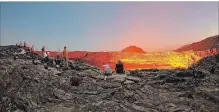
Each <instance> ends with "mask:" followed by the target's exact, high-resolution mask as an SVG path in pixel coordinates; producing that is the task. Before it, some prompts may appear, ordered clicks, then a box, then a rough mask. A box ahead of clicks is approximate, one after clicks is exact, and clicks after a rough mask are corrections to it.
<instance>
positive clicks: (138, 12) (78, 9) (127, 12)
mask: <svg viewBox="0 0 219 112" xmlns="http://www.w3.org/2000/svg"><path fill="white" fill-rule="evenodd" d="M0 4H1V9H0V10H1V16H0V24H1V32H0V33H1V45H8V44H15V43H18V42H19V41H27V42H28V43H31V44H34V45H35V46H36V48H37V49H40V48H41V47H42V46H43V45H45V46H46V48H47V49H49V50H59V49H63V47H64V46H67V47H68V49H69V50H83V51H84V50H86V51H121V50H122V49H123V48H125V47H128V46H130V45H135V46H138V47H141V48H143V49H144V50H145V51H153V52H155V51H170V50H174V49H176V48H178V47H181V46H183V45H185V44H189V43H192V42H196V41H200V40H202V39H204V38H206V37H209V36H214V35H217V34H218V32H219V29H218V26H219V22H218V21H219V18H218V17H219V16H218V2H54V3H51V2H50V3H48V2H47V3H46V2H38V3H34V2H30V3H25V2H20V3H1V2H0Z"/></svg>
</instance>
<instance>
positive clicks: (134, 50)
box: [121, 46, 145, 53]
mask: <svg viewBox="0 0 219 112" xmlns="http://www.w3.org/2000/svg"><path fill="white" fill-rule="evenodd" d="M121 52H132V53H145V51H143V50H142V49H141V48H139V47H136V46H129V47H126V48H125V49H123V50H122V51H121Z"/></svg>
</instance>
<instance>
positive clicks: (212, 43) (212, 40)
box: [175, 35, 219, 52]
mask: <svg viewBox="0 0 219 112" xmlns="http://www.w3.org/2000/svg"><path fill="white" fill-rule="evenodd" d="M215 47H217V48H219V35H215V36H211V37H208V38H206V39H204V40H201V41H199V42H194V43H192V44H187V45H184V46H182V47H180V48H178V49H176V50H175V51H177V52H182V51H189V50H194V51H204V50H209V49H211V48H215Z"/></svg>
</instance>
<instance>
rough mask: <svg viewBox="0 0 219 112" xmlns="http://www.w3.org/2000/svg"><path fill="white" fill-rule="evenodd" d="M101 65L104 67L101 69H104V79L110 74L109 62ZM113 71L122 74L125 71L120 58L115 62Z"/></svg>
mask: <svg viewBox="0 0 219 112" xmlns="http://www.w3.org/2000/svg"><path fill="white" fill-rule="evenodd" d="M103 67H104V70H103V71H104V75H105V78H104V80H106V78H107V76H109V75H112V70H111V69H110V66H109V64H105V65H103ZM115 72H116V73H117V74H123V73H124V72H125V71H124V65H123V63H122V61H121V60H119V61H118V62H117V64H116V66H115Z"/></svg>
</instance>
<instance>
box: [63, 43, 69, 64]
mask: <svg viewBox="0 0 219 112" xmlns="http://www.w3.org/2000/svg"><path fill="white" fill-rule="evenodd" d="M63 59H64V64H65V66H66V67H68V50H67V47H66V46H65V47H64V50H63Z"/></svg>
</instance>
